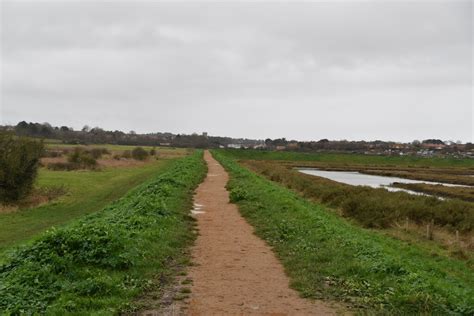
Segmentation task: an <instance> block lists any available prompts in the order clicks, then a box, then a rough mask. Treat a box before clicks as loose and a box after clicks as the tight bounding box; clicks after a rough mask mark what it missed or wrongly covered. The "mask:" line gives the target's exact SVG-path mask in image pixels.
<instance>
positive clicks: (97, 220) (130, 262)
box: [0, 152, 206, 314]
mask: <svg viewBox="0 0 474 316" xmlns="http://www.w3.org/2000/svg"><path fill="white" fill-rule="evenodd" d="M205 169H206V167H205V164H204V162H203V160H202V157H201V153H199V152H198V153H195V154H193V155H192V156H188V157H185V158H182V159H180V160H178V161H177V162H175V163H174V164H173V165H171V167H170V169H169V170H168V171H166V172H164V173H162V174H160V175H159V176H157V177H156V178H155V179H154V180H152V181H150V182H148V183H146V184H143V185H141V186H139V187H138V188H136V189H134V190H132V191H131V192H130V193H128V194H127V195H126V196H125V197H123V198H121V199H119V200H118V201H116V202H114V203H112V204H111V205H110V206H108V207H106V208H104V209H103V210H101V211H99V212H96V213H94V214H91V215H89V216H86V217H84V218H83V219H81V220H78V221H76V222H74V223H72V224H70V225H68V226H66V227H62V228H58V229H51V230H49V231H48V232H46V233H45V234H43V235H42V236H41V237H39V238H38V239H37V240H36V241H34V242H32V243H31V244H30V245H27V246H24V247H22V248H20V249H17V250H15V251H13V252H12V253H11V254H10V256H9V257H8V259H7V260H5V263H4V264H3V265H2V266H1V267H0V298H1V299H0V312H3V313H7V314H9V313H11V314H37V313H48V314H64V313H101V314H114V313H117V312H118V311H120V310H122V309H124V308H127V306H128V304H129V302H130V300H131V299H133V297H135V296H136V295H137V294H138V293H140V292H141V291H142V290H143V289H144V288H145V287H146V286H147V285H149V284H150V280H151V279H152V278H153V277H154V276H156V275H160V274H163V273H168V272H169V271H168V270H169V268H170V267H169V266H167V265H168V264H169V262H170V261H173V260H179V259H180V258H182V257H183V248H184V247H185V246H186V245H188V244H189V243H190V242H191V241H192V240H193V238H194V234H193V233H192V229H190V228H191V225H192V220H191V218H190V217H189V215H188V210H189V207H190V203H191V198H192V192H193V190H194V188H195V187H196V186H197V185H198V184H199V182H200V181H201V180H202V178H203V176H204V174H205Z"/></svg>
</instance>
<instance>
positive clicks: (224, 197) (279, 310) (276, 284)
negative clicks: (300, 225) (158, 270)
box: [145, 151, 336, 315]
mask: <svg viewBox="0 0 474 316" xmlns="http://www.w3.org/2000/svg"><path fill="white" fill-rule="evenodd" d="M204 158H205V160H206V162H207V164H208V167H209V172H208V175H207V177H206V179H205V180H204V182H203V183H202V184H201V185H200V186H199V188H198V189H197V191H196V196H195V203H196V205H197V206H198V207H199V206H200V205H202V207H201V208H200V209H199V212H195V213H196V214H195V216H196V218H197V222H198V230H199V236H198V238H197V240H196V244H195V246H194V248H193V250H192V257H193V262H194V265H193V266H192V267H191V268H190V271H189V278H190V280H192V286H191V288H190V289H191V294H190V297H189V298H188V299H185V300H184V301H183V300H180V301H179V302H176V301H175V304H172V306H169V307H168V308H166V311H164V313H163V314H174V315H178V314H187V315H247V314H259V315H328V314H329V315H330V314H335V313H336V312H335V311H334V310H333V309H332V308H330V307H329V306H328V305H327V304H325V303H323V302H321V301H309V300H305V299H303V298H301V297H299V296H298V294H297V292H296V291H294V290H292V289H290V288H289V279H288V277H287V276H286V275H285V272H284V270H283V267H282V265H281V264H280V262H279V261H278V260H277V258H276V257H275V255H274V254H273V252H272V249H271V248H270V247H269V246H268V245H267V244H266V243H265V242H264V241H262V240H261V239H259V238H258V237H257V236H256V235H254V230H253V228H252V226H250V225H249V224H248V223H247V222H246V221H245V220H244V219H243V218H242V216H241V215H240V214H239V211H238V208H237V206H236V205H235V204H231V203H229V194H228V192H227V190H226V189H225V185H226V183H227V181H228V175H227V173H226V172H225V170H224V168H223V167H222V166H221V165H220V164H219V163H218V162H217V161H216V160H215V159H214V158H213V157H212V156H211V155H210V154H209V152H207V151H206V153H205V155H204ZM145 314H146V313H145Z"/></svg>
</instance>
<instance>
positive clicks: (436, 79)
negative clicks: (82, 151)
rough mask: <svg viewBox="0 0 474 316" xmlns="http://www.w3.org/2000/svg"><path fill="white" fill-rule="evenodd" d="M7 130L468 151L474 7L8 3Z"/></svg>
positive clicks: (4, 22) (4, 17)
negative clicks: (374, 143)
mask: <svg viewBox="0 0 474 316" xmlns="http://www.w3.org/2000/svg"><path fill="white" fill-rule="evenodd" d="M1 8H2V14H1V24H0V25H1V29H2V33H1V40H2V41H1V44H2V55H1V66H2V68H1V69H0V72H1V75H2V82H1V90H0V92H1V95H0V96H1V103H0V104H1V105H0V106H1V108H0V118H1V122H2V123H4V124H8V123H10V124H16V123H17V122H18V121H21V120H26V121H34V122H50V123H51V124H53V125H68V126H73V127H75V128H81V127H82V126H83V125H85V124H88V125H90V126H100V127H102V128H105V129H113V130H115V129H119V130H124V131H129V130H135V131H137V132H157V131H169V132H174V133H192V132H202V131H207V132H209V134H211V135H220V136H234V137H249V138H267V137H270V138H277V137H286V138H287V139H299V140H311V139H315V140H318V139H321V138H329V139H352V140H358V139H365V140H375V139H383V140H399V141H412V140H414V139H426V138H441V139H443V140H448V139H450V140H462V141H464V142H467V141H473V120H474V117H473V115H474V114H473V95H472V91H473V64H472V58H473V56H472V55H473V24H472V18H473V7H472V2H471V1H449V2H448V1H444V2H439V1H438V2H434V1H418V2H417V1H409V2H408V1H402V2H400V1H393V2H390V1H378V2H373V1H372V2H371V1H361V2H355V1H351V2H349V1H337V2H332V3H331V2H262V1H260V2H248V1H247V2H233V3H230V2H226V3H223V2H220V3H218V2H209V1H208V2H196V1H195V2H192V3H191V2H174V3H173V2H158V1H145V2H138V1H87V2H84V1H82V2H75V1H62V2H61V1H31V2H30V1H2V2H1Z"/></svg>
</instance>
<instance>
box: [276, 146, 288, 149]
mask: <svg viewBox="0 0 474 316" xmlns="http://www.w3.org/2000/svg"><path fill="white" fill-rule="evenodd" d="M275 149H276V150H285V149H286V146H276V147H275Z"/></svg>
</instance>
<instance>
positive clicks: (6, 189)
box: [0, 133, 44, 203]
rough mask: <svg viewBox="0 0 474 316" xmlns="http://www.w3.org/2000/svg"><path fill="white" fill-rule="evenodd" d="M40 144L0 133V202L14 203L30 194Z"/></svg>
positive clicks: (41, 148)
mask: <svg viewBox="0 0 474 316" xmlns="http://www.w3.org/2000/svg"><path fill="white" fill-rule="evenodd" d="M43 150H44V145H43V143H42V142H39V141H36V140H32V139H29V138H26V137H17V136H13V135H12V134H9V133H0V202H7V203H8V202H14V201H18V200H20V199H22V198H24V197H25V196H26V195H28V193H30V191H31V189H32V187H33V183H34V180H35V178H36V175H37V172H38V167H39V162H40V158H41V155H42V153H43Z"/></svg>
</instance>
